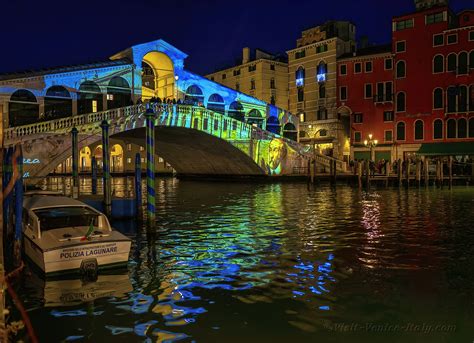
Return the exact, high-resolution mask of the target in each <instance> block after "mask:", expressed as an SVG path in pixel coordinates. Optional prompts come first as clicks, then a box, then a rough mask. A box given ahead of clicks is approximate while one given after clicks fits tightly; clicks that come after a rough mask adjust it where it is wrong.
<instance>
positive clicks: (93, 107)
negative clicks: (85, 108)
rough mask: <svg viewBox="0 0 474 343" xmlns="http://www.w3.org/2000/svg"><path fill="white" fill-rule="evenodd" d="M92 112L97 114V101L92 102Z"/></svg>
mask: <svg viewBox="0 0 474 343" xmlns="http://www.w3.org/2000/svg"><path fill="white" fill-rule="evenodd" d="M92 112H97V100H92Z"/></svg>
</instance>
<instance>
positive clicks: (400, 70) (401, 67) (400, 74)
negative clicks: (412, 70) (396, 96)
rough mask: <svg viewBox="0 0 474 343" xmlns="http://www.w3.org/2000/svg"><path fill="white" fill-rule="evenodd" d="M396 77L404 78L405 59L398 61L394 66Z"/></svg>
mask: <svg viewBox="0 0 474 343" xmlns="http://www.w3.org/2000/svg"><path fill="white" fill-rule="evenodd" d="M396 71H397V72H396V75H397V79H401V78H404V77H405V76H406V63H405V61H398V62H397V68H396Z"/></svg>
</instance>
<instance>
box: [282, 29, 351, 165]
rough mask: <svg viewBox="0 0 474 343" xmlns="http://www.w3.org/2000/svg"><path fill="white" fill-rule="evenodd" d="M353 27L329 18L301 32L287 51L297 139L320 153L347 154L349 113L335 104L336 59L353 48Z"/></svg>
mask: <svg viewBox="0 0 474 343" xmlns="http://www.w3.org/2000/svg"><path fill="white" fill-rule="evenodd" d="M355 31H356V30H355V26H354V25H353V24H352V23H350V22H346V21H330V22H327V23H325V24H324V25H321V26H317V27H313V28H310V29H307V30H305V31H303V32H302V35H301V38H299V39H298V40H297V43H296V48H295V49H292V50H289V51H287V53H288V73H289V85H288V89H289V95H288V97H289V110H290V112H292V113H295V114H297V115H298V116H299V118H300V131H299V140H300V142H302V143H307V144H311V145H314V146H315V147H316V148H318V149H319V150H320V151H321V152H323V153H325V154H328V155H332V156H334V157H336V158H339V159H343V158H346V159H347V158H348V156H349V143H348V139H349V134H350V132H349V120H350V118H349V114H348V113H345V112H343V113H339V112H338V107H337V73H336V68H337V59H338V57H339V56H341V55H344V54H346V53H348V52H351V51H353V50H354V48H355Z"/></svg>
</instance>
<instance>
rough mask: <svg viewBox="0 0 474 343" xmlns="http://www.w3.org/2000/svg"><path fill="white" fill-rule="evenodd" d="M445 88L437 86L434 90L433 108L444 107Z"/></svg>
mask: <svg viewBox="0 0 474 343" xmlns="http://www.w3.org/2000/svg"><path fill="white" fill-rule="evenodd" d="M443 96H444V95H443V89H442V88H436V89H435V90H434V92H433V108H434V109H442V108H443Z"/></svg>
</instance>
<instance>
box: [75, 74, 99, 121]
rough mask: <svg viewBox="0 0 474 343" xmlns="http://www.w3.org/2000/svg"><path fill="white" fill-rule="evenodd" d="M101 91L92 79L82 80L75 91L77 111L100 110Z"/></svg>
mask: <svg viewBox="0 0 474 343" xmlns="http://www.w3.org/2000/svg"><path fill="white" fill-rule="evenodd" d="M102 109H103V106H102V92H101V91H100V87H99V86H98V85H97V83H95V82H94V81H84V82H83V83H81V85H80V86H79V92H78V93H77V113H78V114H85V113H93V112H100V111H102Z"/></svg>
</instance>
